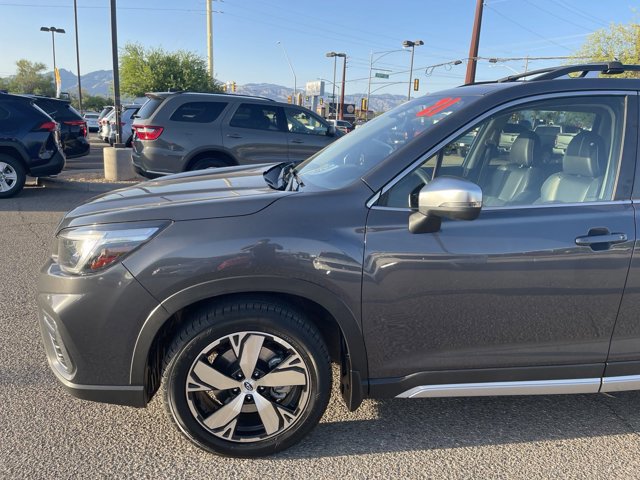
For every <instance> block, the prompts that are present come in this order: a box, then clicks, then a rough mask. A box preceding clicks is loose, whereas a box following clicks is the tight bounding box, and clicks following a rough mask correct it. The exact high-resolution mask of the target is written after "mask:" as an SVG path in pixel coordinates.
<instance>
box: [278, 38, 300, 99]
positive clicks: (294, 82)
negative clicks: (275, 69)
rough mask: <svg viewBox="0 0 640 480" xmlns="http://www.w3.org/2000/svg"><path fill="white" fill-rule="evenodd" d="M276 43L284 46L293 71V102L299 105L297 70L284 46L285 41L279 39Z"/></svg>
mask: <svg viewBox="0 0 640 480" xmlns="http://www.w3.org/2000/svg"><path fill="white" fill-rule="evenodd" d="M276 45H280V46H281V47H282V51H283V52H284V58H286V59H287V63H288V64H289V68H290V69H291V73H293V104H294V105H297V104H298V99H297V96H298V80H297V79H296V72H295V70H294V69H293V65H291V60H289V55H287V50H286V48H284V45H283V43H282V42H281V41H280V40H278V41H277V42H276Z"/></svg>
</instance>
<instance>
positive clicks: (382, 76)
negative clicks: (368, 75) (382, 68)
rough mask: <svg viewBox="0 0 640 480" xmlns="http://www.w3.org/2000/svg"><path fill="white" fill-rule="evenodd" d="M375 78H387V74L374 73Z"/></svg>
mask: <svg viewBox="0 0 640 480" xmlns="http://www.w3.org/2000/svg"><path fill="white" fill-rule="evenodd" d="M376 78H389V74H388V73H380V72H376Z"/></svg>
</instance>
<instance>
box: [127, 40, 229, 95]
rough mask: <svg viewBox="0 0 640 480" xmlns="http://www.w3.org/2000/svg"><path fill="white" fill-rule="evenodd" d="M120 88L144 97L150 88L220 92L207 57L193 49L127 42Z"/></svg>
mask: <svg viewBox="0 0 640 480" xmlns="http://www.w3.org/2000/svg"><path fill="white" fill-rule="evenodd" d="M120 88H121V90H122V93H123V94H124V95H129V96H131V97H141V96H143V95H144V94H145V93H147V92H163V91H165V92H166V91H168V90H169V89H173V90H189V91H193V92H221V91H222V87H221V86H220V85H219V84H218V83H216V82H214V81H213V79H212V78H211V77H209V74H208V69H207V63H206V61H205V60H204V59H203V58H201V57H199V56H198V55H196V54H195V53H193V52H187V51H184V50H178V51H176V52H166V51H164V50H163V49H161V48H151V49H145V48H144V47H143V46H142V45H139V44H136V43H128V44H126V45H125V46H124V49H123V52H122V53H121V55H120Z"/></svg>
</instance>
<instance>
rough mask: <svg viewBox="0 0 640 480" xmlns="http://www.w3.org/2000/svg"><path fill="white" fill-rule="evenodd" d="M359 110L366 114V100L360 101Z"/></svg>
mask: <svg viewBox="0 0 640 480" xmlns="http://www.w3.org/2000/svg"><path fill="white" fill-rule="evenodd" d="M360 110H361V111H363V112H366V111H367V110H369V105H367V99H366V98H363V99H362V100H360Z"/></svg>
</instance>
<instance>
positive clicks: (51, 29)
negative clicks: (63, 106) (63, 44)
mask: <svg viewBox="0 0 640 480" xmlns="http://www.w3.org/2000/svg"><path fill="white" fill-rule="evenodd" d="M40 31H41V32H51V44H52V46H53V77H54V79H55V82H56V97H59V96H60V95H59V93H58V73H57V72H58V69H57V68H56V38H55V34H56V33H66V32H65V31H64V28H56V27H40Z"/></svg>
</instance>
